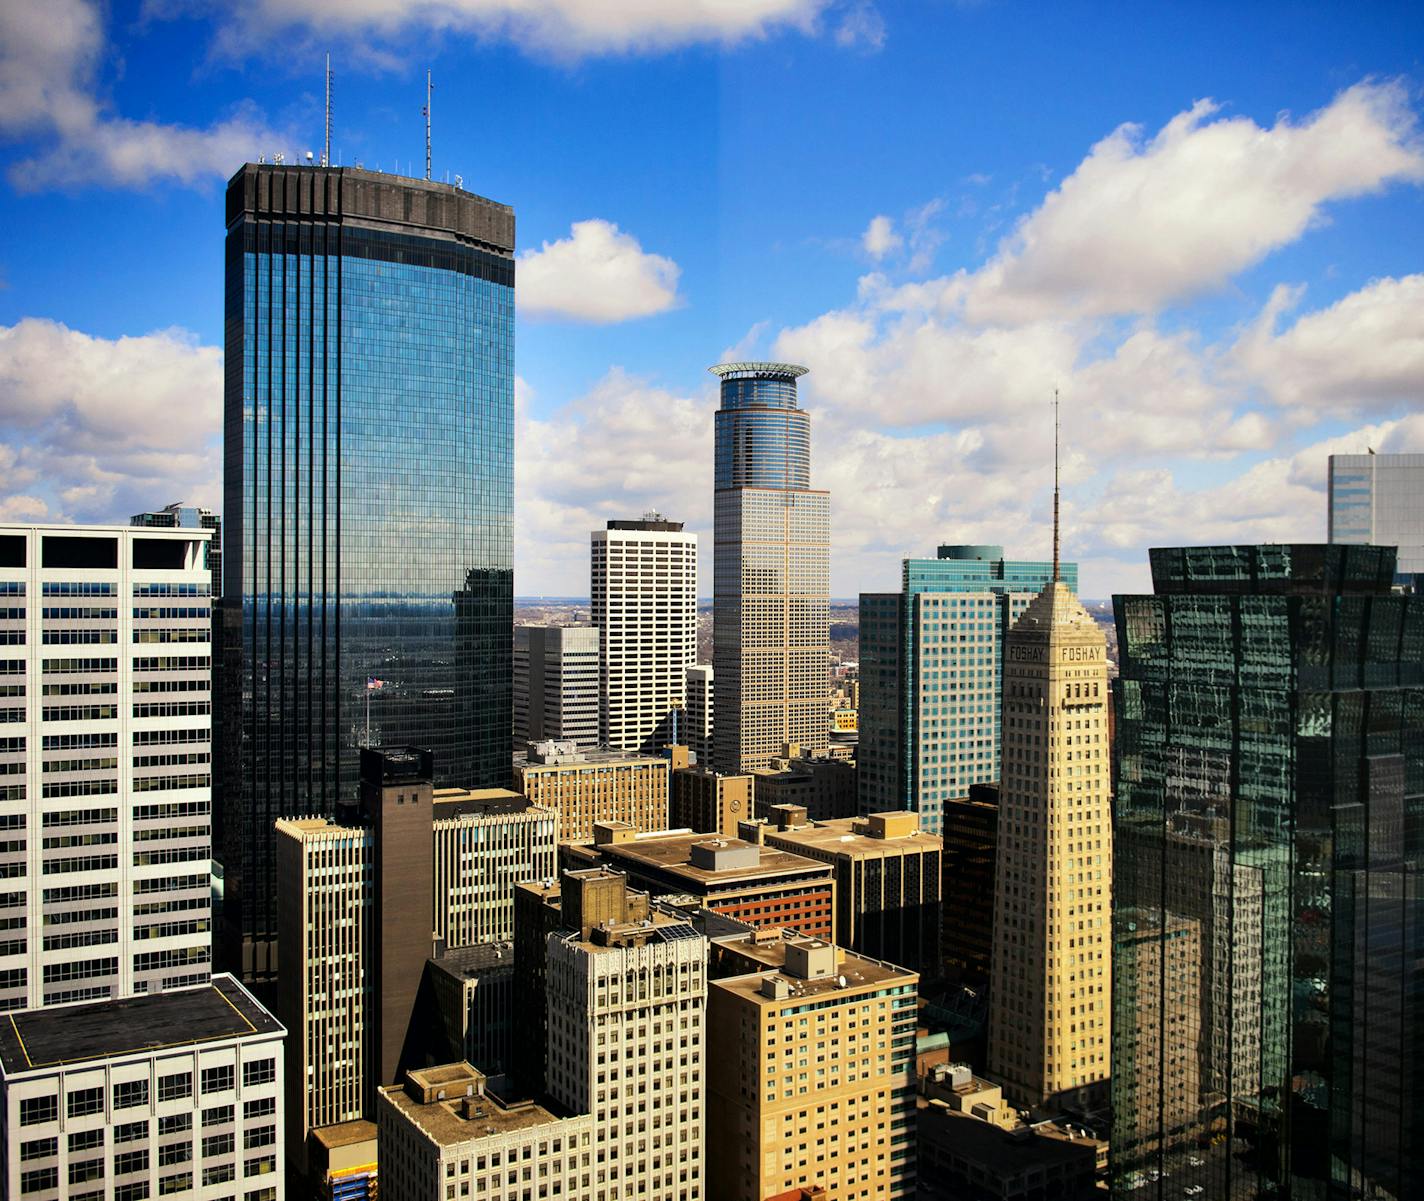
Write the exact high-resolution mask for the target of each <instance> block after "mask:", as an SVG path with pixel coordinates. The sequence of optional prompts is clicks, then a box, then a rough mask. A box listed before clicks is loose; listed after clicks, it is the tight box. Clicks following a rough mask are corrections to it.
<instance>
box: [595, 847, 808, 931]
mask: <svg viewBox="0 0 1424 1201" xmlns="http://www.w3.org/2000/svg"><path fill="white" fill-rule="evenodd" d="M594 833H595V837H594V843H593V845H592V846H591V847H588V848H586V857H587V859H588V860H589V861H590V862H591V863H601V864H602V865H604V866H607V867H610V868H613V869H615V870H617V871H620V872H624V873H626V874H627V877H628V882H629V883H630V884H632V885H633V886H635V887H637V888H643V889H647V891H648V892H649V893H652V894H654V895H657V894H676V895H680V896H690V897H692V898H694V899H695V900H696V901H697V902H698V903H699V904H701V905H702V906H703V907H704V908H707V909H710V910H712V911H713V912H715V913H721V914H725V915H726V916H728V917H734V918H737V919H738V920H739V921H743V922H746V923H748V924H749V925H751V926H757V927H761V926H783V927H785V928H787V929H789V930H795V931H797V932H799V933H801V934H805V935H808V936H810V937H813V938H823V939H826V940H827V941H832V940H834V939H835V937H836V925H835V894H836V884H835V873H834V870H833V869H832V867H831V865H830V864H827V863H818V862H816V861H815V860H813V859H808V858H806V857H805V856H803V855H797V854H794V853H793V852H791V851H786V850H782V849H780V848H777V847H771V846H759V845H758V844H757V843H755V842H746V841H743V840H742V839H739V838H726V837H722V836H719V835H712V836H709V835H707V834H693V833H689V832H685V831H673V832H669V833H663V834H651V835H639V834H638V833H637V831H635V830H632V829H630V828H628V827H627V826H619V825H617V824H615V823H605V824H603V825H601V826H599V827H597V828H596V829H595V832H594Z"/></svg>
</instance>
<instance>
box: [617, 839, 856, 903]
mask: <svg viewBox="0 0 1424 1201" xmlns="http://www.w3.org/2000/svg"><path fill="white" fill-rule="evenodd" d="M694 848H700V849H701V853H699V852H695V851H694ZM708 848H710V850H711V853H707V849H708ZM598 849H599V851H600V852H601V853H602V854H603V855H604V856H606V857H607V858H609V859H612V860H614V861H615V862H618V863H626V864H628V865H629V867H630V869H632V870H636V869H637V868H638V867H639V866H642V867H645V868H653V869H656V870H657V871H659V872H661V873H663V874H665V875H667V876H670V877H674V878H676V879H679V880H682V881H686V883H687V884H688V885H689V886H690V891H694V892H702V891H704V890H705V889H706V888H707V887H708V886H709V885H715V884H719V883H726V882H731V881H739V880H753V879H758V878H761V877H766V876H794V875H805V876H819V875H822V874H824V873H826V872H827V871H829V870H830V869H829V868H828V867H827V866H826V865H825V864H822V863H817V862H816V861H815V860H813V859H807V858H806V857H805V856H803V855H796V854H793V853H792V852H791V851H783V850H779V849H777V848H775V847H767V846H758V845H757V844H756V843H753V842H744V841H743V840H741V839H738V838H726V837H723V836H719V835H716V834H690V833H681V834H666V835H660V834H651V835H643V836H641V837H639V838H635V839H630V840H628V841H626V842H616V843H608V844H605V845H603V846H600V847H599V848H598ZM719 851H720V852H731V853H730V854H725V853H724V854H720V855H719V854H717V853H716V852H719ZM753 852H756V853H757V854H756V856H755V861H754V862H753V861H752V853H753ZM701 863H708V864H717V866H706V867H704V866H700V864H701ZM724 863H725V864H726V866H723V865H722V864H724Z"/></svg>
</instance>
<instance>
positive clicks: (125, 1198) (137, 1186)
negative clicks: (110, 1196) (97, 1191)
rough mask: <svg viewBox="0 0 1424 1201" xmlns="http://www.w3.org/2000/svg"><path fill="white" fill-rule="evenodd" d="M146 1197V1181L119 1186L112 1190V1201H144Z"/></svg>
mask: <svg viewBox="0 0 1424 1201" xmlns="http://www.w3.org/2000/svg"><path fill="white" fill-rule="evenodd" d="M147 1197H148V1181H147V1180H139V1181H136V1182H135V1183H133V1184H121V1185H119V1186H118V1187H117V1188H115V1189H114V1201H146V1198H147Z"/></svg>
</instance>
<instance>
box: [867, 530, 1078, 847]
mask: <svg viewBox="0 0 1424 1201" xmlns="http://www.w3.org/2000/svg"><path fill="white" fill-rule="evenodd" d="M1059 574H1060V577H1061V578H1062V580H1063V582H1064V583H1065V584H1067V585H1068V587H1069V588H1070V589H1071V590H1073V591H1075V592H1076V591H1077V588H1078V567H1077V564H1075V563H1064V564H1063V565H1062V567H1061V569H1060V573H1059ZM1052 578H1053V564H1052V563H1047V562H1044V563H1039V562H1027V561H1017V560H1012V559H1005V558H1004V548H1003V547H1001V546H941V547H940V548H939V551H938V557H937V558H934V559H906V560H904V563H903V567H902V575H901V591H899V592H889V593H862V594H861V597H860V745H859V748H858V751H857V760H858V762H857V770H858V782H857V790H858V805H859V808H860V811H861V813H880V812H885V811H888V810H891V809H914V810H917V811H918V812H919V814H920V825H921V828H922V829H925V830H929V831H930V832H932V833H935V834H939V833H941V832H942V831H941V827H942V824H943V818H944V802H945V801H947V800H953V799H956V798H962V797H967V796H968V795H969V789H970V787H971V786H972V785H974V784H984V783H988V782H990V781H993V780H997V779H998V778H999V742H1000V737H999V719H1000V703H1001V688H1002V681H1003V655H1004V635H1005V634H1006V633H1007V632H1008V630H1009V627H1010V626H1012V625H1013V623H1014V621H1015V620H1016V619H1017V618H1018V616H1019V614H1021V613H1022V612H1023V611H1024V610H1025V609H1026V608H1027V607H1028V605H1029V602H1030V601H1032V600H1033V598H1034V597H1035V596H1037V595H1038V594H1039V593H1040V592H1041V591H1042V590H1043V589H1044V588H1045V587H1047V586H1048V584H1049V582H1050V581H1051V580H1052Z"/></svg>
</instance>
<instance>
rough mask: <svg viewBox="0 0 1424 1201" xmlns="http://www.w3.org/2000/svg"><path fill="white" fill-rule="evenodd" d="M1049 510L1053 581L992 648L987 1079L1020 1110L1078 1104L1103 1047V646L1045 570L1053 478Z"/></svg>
mask: <svg viewBox="0 0 1424 1201" xmlns="http://www.w3.org/2000/svg"><path fill="white" fill-rule="evenodd" d="M1055 403H1056V402H1055ZM1054 474H1055V477H1056V475H1057V465H1056V448H1055V469H1054ZM1053 508H1054V531H1053V544H1054V553H1053V560H1054V572H1053V574H1054V580H1053V582H1052V583H1050V584H1049V585H1048V587H1046V588H1045V589H1044V590H1043V591H1042V592H1040V593H1039V594H1038V596H1037V597H1035V598H1034V600H1033V602H1032V603H1031V604H1030V605H1029V607H1028V608H1027V609H1026V610H1025V611H1024V613H1023V615H1022V616H1021V617H1020V618H1019V619H1018V621H1017V622H1016V623H1015V624H1014V627H1013V629H1011V630H1010V631H1009V633H1008V636H1007V638H1006V639H1005V644H1004V708H1003V763H1002V784H1001V790H1000V799H999V835H998V839H999V846H998V870H997V873H996V876H995V882H994V944H993V953H992V960H991V962H992V970H991V985H990V1010H989V1074H990V1075H991V1076H992V1077H993V1078H994V1079H996V1080H998V1081H1000V1082H1001V1083H1002V1084H1003V1086H1004V1091H1005V1092H1006V1093H1007V1095H1008V1096H1009V1098H1010V1099H1011V1100H1013V1101H1015V1102H1017V1103H1018V1104H1020V1105H1037V1104H1040V1103H1043V1102H1055V1101H1056V1102H1069V1103H1077V1104H1083V1103H1089V1102H1091V1100H1092V1099H1093V1094H1094V1093H1095V1092H1098V1091H1100V1089H1101V1083H1102V1082H1103V1081H1104V1080H1106V1079H1107V1076H1108V1071H1109V1059H1110V1049H1111V1037H1110V1036H1111V1030H1110V1028H1109V1020H1110V1019H1109V1014H1110V1012H1111V1004H1112V937H1111V935H1112V932H1111V913H1112V811H1111V800H1110V795H1109V793H1110V781H1111V767H1110V762H1109V756H1108V741H1107V721H1108V715H1107V706H1108V674H1107V642H1106V639H1105V638H1104V637H1103V633H1102V631H1101V630H1099V629H1098V626H1097V624H1096V623H1095V622H1094V621H1093V619H1092V617H1090V616H1089V615H1088V612H1087V610H1086V609H1084V608H1083V606H1082V604H1080V603H1079V601H1078V598H1077V597H1076V596H1074V595H1073V593H1072V591H1071V590H1070V589H1069V587H1068V586H1067V585H1066V584H1065V583H1063V582H1062V580H1060V579H1058V578H1057V577H1058V574H1059V573H1058V491H1057V483H1056V479H1055V486H1054V502H1053ZM1093 1086H1099V1088H1097V1089H1094V1087H1093Z"/></svg>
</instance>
